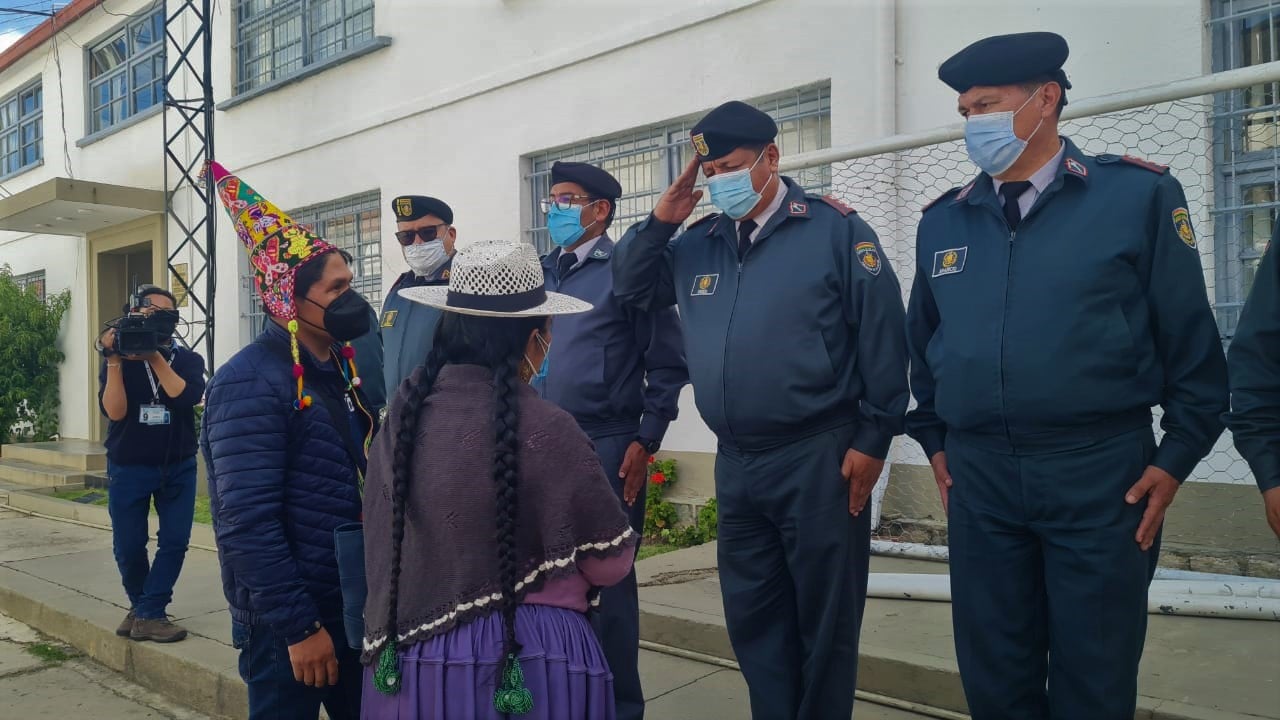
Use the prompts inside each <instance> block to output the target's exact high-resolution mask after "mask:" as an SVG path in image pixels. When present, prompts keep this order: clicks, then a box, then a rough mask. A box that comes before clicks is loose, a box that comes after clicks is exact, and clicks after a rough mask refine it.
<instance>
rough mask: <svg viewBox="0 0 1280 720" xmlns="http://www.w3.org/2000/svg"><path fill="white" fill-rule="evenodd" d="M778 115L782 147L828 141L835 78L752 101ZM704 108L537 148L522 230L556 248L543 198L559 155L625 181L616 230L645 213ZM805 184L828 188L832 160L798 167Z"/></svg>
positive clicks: (685, 149) (790, 150) (803, 148)
mask: <svg viewBox="0 0 1280 720" xmlns="http://www.w3.org/2000/svg"><path fill="white" fill-rule="evenodd" d="M750 102H751V104H752V105H754V106H756V107H758V108H760V109H761V110H763V111H765V112H767V113H769V115H770V116H772V117H773V119H774V120H775V121H776V122H777V123H778V141H777V142H778V147H779V149H780V150H781V151H782V154H783V155H784V156H785V155H795V154H797V153H802V152H810V151H813V150H822V149H825V148H829V147H831V86H830V84H827V83H824V84H822V85H814V86H808V87H803V88H798V89H796V90H791V91H788V92H785V93H780V94H778V95H770V96H768V97H764V98H760V99H757V100H752V101H750ZM701 117H702V114H699V115H693V116H689V117H686V118H681V119H679V120H674V121H671V122H665V123H661V124H657V125H650V126H648V127H644V128H639V129H635V130H629V131H627V132H624V133H618V134H616V135H610V136H608V137H603V138H598V139H595V140H587V141H583V142H580V143H575V144H573V145H566V146H563V147H559V148H553V149H551V150H544V151H542V152H539V153H537V154H535V155H533V156H532V157H531V158H529V160H530V166H531V170H532V172H530V174H529V177H528V183H529V197H530V200H531V201H532V207H531V208H530V210H531V214H530V217H531V218H532V219H533V223H532V225H531V226H530V227H528V228H526V230H525V234H526V236H527V237H528V238H529V240H530V242H532V243H533V244H534V246H535V247H537V248H538V252H540V253H545V252H549V251H550V250H551V239H550V237H549V236H548V235H547V225H546V215H544V214H543V213H542V209H541V208H540V207H539V206H538V203H539V201H541V200H542V199H543V198H545V197H547V195H548V194H549V193H550V192H551V165H552V164H553V163H555V162H556V161H557V160H564V161H576V162H588V163H592V164H594V165H598V166H600V167H602V168H604V169H605V170H608V171H609V172H610V173H611V174H612V175H613V176H614V177H616V178H617V179H618V182H619V183H620V184H621V185H622V197H621V198H620V199H619V200H618V208H617V212H616V213H615V214H614V219H613V226H612V227H611V228H610V235H611V236H612V237H615V238H616V237H618V236H620V235H621V234H622V233H623V232H624V231H625V230H626V228H628V227H630V226H631V225H633V224H634V223H636V222H639V221H640V220H643V219H644V218H645V217H646V216H648V214H649V212H650V211H652V210H653V206H654V204H655V203H657V201H658V198H659V197H661V196H662V193H663V192H665V191H666V189H667V187H668V186H669V185H670V184H671V183H672V182H673V181H674V180H675V178H676V177H677V176H678V175H679V174H680V171H681V170H683V169H684V166H685V165H686V164H688V162H689V160H691V159H692V157H693V155H692V153H693V148H692V147H691V146H690V144H689V130H690V128H692V127H693V126H694V124H696V123H697V122H698V119H699V118H701ZM794 178H795V180H796V182H798V183H800V184H801V185H802V186H803V187H804V188H805V189H806V190H808V191H810V192H814V193H821V194H826V193H829V192H830V191H831V167H830V166H823V167H819V168H806V169H804V170H801V171H800V172H798V173H795V175H794ZM709 212H712V208H711V205H710V203H709V202H708V200H707V198H706V197H705V196H704V197H703V200H702V203H701V204H699V206H698V208H697V209H696V210H694V213H693V215H692V216H691V217H690V218H689V222H693V221H695V220H697V219H698V218H700V217H702V216H704V215H706V214H707V213H709Z"/></svg>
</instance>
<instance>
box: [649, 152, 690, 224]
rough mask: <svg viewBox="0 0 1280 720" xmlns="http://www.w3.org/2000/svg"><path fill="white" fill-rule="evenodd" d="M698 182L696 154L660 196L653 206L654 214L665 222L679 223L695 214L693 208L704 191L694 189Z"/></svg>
mask: <svg viewBox="0 0 1280 720" xmlns="http://www.w3.org/2000/svg"><path fill="white" fill-rule="evenodd" d="M697 182H698V157H697V156H696V155H695V156H694V158H693V159H692V160H690V161H689V164H688V165H686V166H685V168H684V172H682V173H680V177H678V178H676V181H675V182H673V183H671V187H669V188H667V191H666V192H664V193H662V197H660V198H658V204H657V205H654V206H653V216H654V217H655V218H657V219H658V220H660V221H662V222H664V223H670V224H672V225H679V224H681V223H683V222H684V221H685V220H688V219H689V216H690V215H692V214H693V209H694V208H695V207H697V206H698V201H699V200H701V199H702V191H701V190H694V189H693V186H694V185H695V184H696V183H697Z"/></svg>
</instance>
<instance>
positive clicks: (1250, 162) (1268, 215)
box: [1209, 0, 1280, 337]
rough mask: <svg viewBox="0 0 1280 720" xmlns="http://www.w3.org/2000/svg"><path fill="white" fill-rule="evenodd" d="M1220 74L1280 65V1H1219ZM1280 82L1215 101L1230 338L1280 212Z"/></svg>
mask: <svg viewBox="0 0 1280 720" xmlns="http://www.w3.org/2000/svg"><path fill="white" fill-rule="evenodd" d="M1212 11H1213V16H1212V18H1211V19H1210V21H1209V25H1210V29H1211V31H1212V38H1213V40H1212V42H1213V54H1214V70H1215V71H1222V70H1234V69H1236V68H1242V67H1248V66H1250V65H1258V64H1261V63H1266V62H1271V61H1273V60H1277V59H1280V0H1214V2H1213V7H1212ZM1278 110H1280V83H1274V82H1269V83H1262V84H1259V85H1253V86H1250V87H1246V88H1240V89H1237V90H1231V91H1228V92H1223V93H1219V94H1218V95H1217V96H1216V97H1215V98H1214V161H1215V165H1216V169H1217V172H1216V178H1215V190H1216V192H1215V198H1216V200H1215V207H1214V215H1215V220H1214V222H1215V228H1214V229H1215V237H1216V238H1217V241H1216V245H1217V247H1216V248H1215V252H1216V254H1217V260H1218V262H1217V268H1216V272H1217V276H1216V278H1215V280H1216V287H1217V289H1216V293H1217V297H1216V300H1217V303H1216V305H1217V310H1218V322H1219V327H1220V328H1221V329H1222V332H1223V335H1224V336H1227V337H1230V336H1231V334H1232V333H1233V332H1234V331H1235V325H1236V321H1237V319H1238V318H1239V315H1240V308H1241V306H1242V305H1243V304H1244V301H1245V299H1246V298H1247V297H1248V295H1249V289H1250V288H1251V287H1252V286H1253V277H1254V275H1255V273H1256V272H1257V268H1258V262H1259V260H1261V258H1262V253H1263V251H1264V250H1265V249H1266V247H1267V243H1268V242H1269V241H1270V239H1271V233H1272V230H1273V229H1274V228H1275V223H1276V210H1277V207H1278V206H1280V197H1278V196H1277V182H1280V174H1278V173H1277V168H1280V132H1278V130H1280V118H1278V117H1277V111H1278Z"/></svg>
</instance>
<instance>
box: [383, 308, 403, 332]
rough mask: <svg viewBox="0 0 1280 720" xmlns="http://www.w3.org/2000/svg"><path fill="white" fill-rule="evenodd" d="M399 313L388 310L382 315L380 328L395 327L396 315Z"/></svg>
mask: <svg viewBox="0 0 1280 720" xmlns="http://www.w3.org/2000/svg"><path fill="white" fill-rule="evenodd" d="M399 313H400V311H399V310H388V311H386V312H384V313H382V327H384V328H389V327H395V324H396V315H398V314H399Z"/></svg>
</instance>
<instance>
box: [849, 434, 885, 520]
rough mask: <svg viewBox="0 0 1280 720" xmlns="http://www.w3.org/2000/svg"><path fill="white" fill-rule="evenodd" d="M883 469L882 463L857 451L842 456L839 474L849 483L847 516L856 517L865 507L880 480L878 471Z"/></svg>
mask: <svg viewBox="0 0 1280 720" xmlns="http://www.w3.org/2000/svg"><path fill="white" fill-rule="evenodd" d="M883 469H884V461H883V460H877V459H876V458H873V457H871V456H870V455H864V454H862V453H860V452H858V451H857V450H850V451H848V452H846V453H845V454H844V463H842V464H841V466H840V474H841V475H843V476H844V479H845V480H847V481H848V482H849V514H850V515H852V516H854V517H858V516H859V515H861V514H862V511H863V509H865V508H866V506H867V498H870V497H871V491H872V490H873V489H875V486H876V481H877V480H879V479H880V471H881V470H883Z"/></svg>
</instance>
